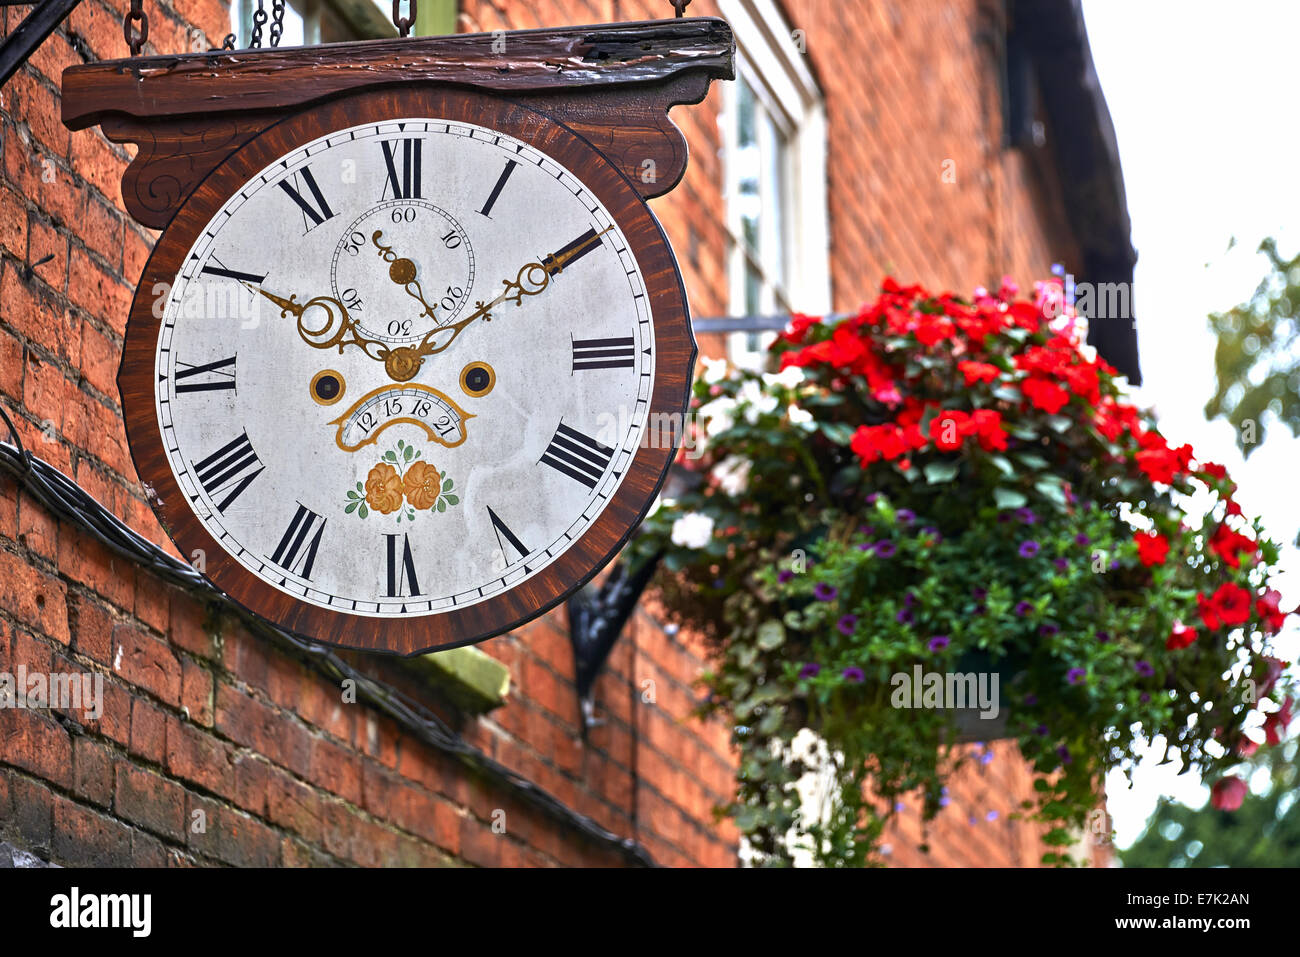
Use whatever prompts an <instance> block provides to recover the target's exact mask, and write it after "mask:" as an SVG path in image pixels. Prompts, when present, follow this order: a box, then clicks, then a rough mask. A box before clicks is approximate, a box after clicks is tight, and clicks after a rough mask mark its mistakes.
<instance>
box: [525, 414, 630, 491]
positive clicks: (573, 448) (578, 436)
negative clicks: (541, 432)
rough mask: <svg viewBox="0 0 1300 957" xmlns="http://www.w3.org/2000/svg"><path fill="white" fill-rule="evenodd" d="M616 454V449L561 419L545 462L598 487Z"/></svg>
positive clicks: (547, 449)
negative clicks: (602, 443) (569, 425)
mask: <svg viewBox="0 0 1300 957" xmlns="http://www.w3.org/2000/svg"><path fill="white" fill-rule="evenodd" d="M613 457H614V450H613V449H611V448H609V447H608V446H606V445H601V444H600V443H599V442H597V441H596V440H595V439H593V438H591V437H590V436H586V435H583V434H582V433H581V432H579V431H577V430H576V429H571V428H569V427H568V426H567V425H565V424H564V423H563V422H561V423H560V427H559V428H558V429H556V430H555V438H553V439H551V444H550V445H548V446H547V447H546V451H545V452H544V453H542V458H541V461H542V462H545V463H546V464H547V465H549V466H550V467H551V468H553V469H555V470H556V471H557V472H560V473H562V474H564V475H567V476H568V477H569V478H571V479H574V480H576V481H578V482H581V483H582V484H583V485H585V486H587V488H595V487H596V483H597V482H599V481H600V477H601V476H602V475H604V474H605V469H607V468H609V463H610V460H611V459H612V458H613Z"/></svg>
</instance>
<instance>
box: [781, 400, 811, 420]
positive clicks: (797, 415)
mask: <svg viewBox="0 0 1300 957" xmlns="http://www.w3.org/2000/svg"><path fill="white" fill-rule="evenodd" d="M786 413H787V414H788V415H789V416H790V424H791V425H808V424H809V423H811V422H812V420H813V415H812V413H811V412H809V411H808V410H807V409H801V408H800V407H799V406H797V405H795V404H794V403H793V402H791V403H790V408H789V409H787V410H786Z"/></svg>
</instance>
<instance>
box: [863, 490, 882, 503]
mask: <svg viewBox="0 0 1300 957" xmlns="http://www.w3.org/2000/svg"><path fill="white" fill-rule="evenodd" d="M879 498H880V493H879V492H872V493H871V494H870V495H868V496H867V498H866V502H867V504H868V505H875V504H876V501H877V500H878V499H879Z"/></svg>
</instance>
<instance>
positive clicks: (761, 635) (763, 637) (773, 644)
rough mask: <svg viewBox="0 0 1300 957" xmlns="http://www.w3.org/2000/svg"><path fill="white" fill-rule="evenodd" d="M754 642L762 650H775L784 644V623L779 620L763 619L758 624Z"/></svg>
mask: <svg viewBox="0 0 1300 957" xmlns="http://www.w3.org/2000/svg"><path fill="white" fill-rule="evenodd" d="M755 644H757V645H758V647H760V648H762V649H763V650H764V651H775V650H776V649H777V648H780V647H781V646H782V645H783V644H785V625H783V624H781V623H780V622H779V621H776V620H772V621H765V622H763V623H762V624H761V625H759V626H758V636H757V638H756V639H755Z"/></svg>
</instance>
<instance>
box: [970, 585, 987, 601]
mask: <svg viewBox="0 0 1300 957" xmlns="http://www.w3.org/2000/svg"><path fill="white" fill-rule="evenodd" d="M970 596H971V597H972V598H974V599H975V600H976V601H983V600H984V599H985V598H988V597H989V590H988V589H987V588H980V587H979V586H978V585H977V586H976V587H974V588H972V589H971V590H970Z"/></svg>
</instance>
